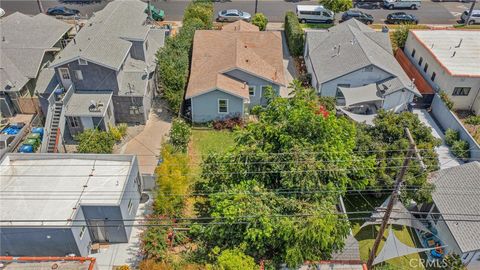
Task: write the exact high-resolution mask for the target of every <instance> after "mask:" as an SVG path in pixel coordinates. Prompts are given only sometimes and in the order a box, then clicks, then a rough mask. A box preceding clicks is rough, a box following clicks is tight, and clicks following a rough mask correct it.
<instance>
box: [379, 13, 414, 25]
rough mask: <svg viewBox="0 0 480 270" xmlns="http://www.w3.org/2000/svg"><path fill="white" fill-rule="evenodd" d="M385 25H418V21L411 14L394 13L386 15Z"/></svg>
mask: <svg viewBox="0 0 480 270" xmlns="http://www.w3.org/2000/svg"><path fill="white" fill-rule="evenodd" d="M385 23H391V24H418V19H417V17H415V15H413V14H407V13H405V12H395V13H390V14H388V15H387V19H386V20H385Z"/></svg>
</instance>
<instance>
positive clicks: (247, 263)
mask: <svg viewBox="0 0 480 270" xmlns="http://www.w3.org/2000/svg"><path fill="white" fill-rule="evenodd" d="M217 266H218V268H219V269H222V270H255V269H258V267H257V265H256V264H255V260H254V259H253V258H252V257H250V256H248V255H246V254H245V253H243V252H242V251H241V250H239V249H226V250H224V251H222V252H221V253H220V255H219V256H218V257H217Z"/></svg>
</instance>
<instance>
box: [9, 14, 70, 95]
mask: <svg viewBox="0 0 480 270" xmlns="http://www.w3.org/2000/svg"><path fill="white" fill-rule="evenodd" d="M71 28H72V27H71V26H70V25H69V24H67V23H64V22H62V21H60V20H57V19H54V18H52V17H49V16H47V15H45V14H38V15H35V16H33V17H31V16H28V15H25V14H22V13H19V12H15V13H13V14H11V15H9V16H7V17H5V18H3V19H2V20H0V32H1V33H2V40H1V41H0V58H1V61H0V75H1V76H0V78H1V79H0V87H1V88H0V90H4V89H5V87H7V86H8V85H10V86H12V85H13V87H10V90H18V89H20V88H22V87H23V86H24V85H25V83H26V82H28V80H29V79H34V78H36V77H37V75H38V72H39V69H40V64H41V62H42V59H43V56H44V54H45V52H46V51H48V50H52V49H53V48H54V46H55V45H56V44H57V43H58V41H59V40H60V39H61V38H62V36H63V35H64V34H65V33H67V32H68V31H69V30H70V29H71ZM58 49H59V48H56V50H58Z"/></svg>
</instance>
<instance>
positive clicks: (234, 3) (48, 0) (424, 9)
mask: <svg viewBox="0 0 480 270" xmlns="http://www.w3.org/2000/svg"><path fill="white" fill-rule="evenodd" d="M109 1H111V0H101V1H100V2H99V3H92V4H64V3H61V1H60V0H41V2H42V5H43V7H44V9H45V10H47V9H48V8H50V7H54V6H58V5H65V6H67V7H69V8H75V9H78V10H80V12H81V15H82V16H87V17H89V16H91V15H92V14H93V12H95V11H98V10H101V9H102V8H103V7H105V5H106V4H107V3H108V2H109ZM151 3H152V4H153V5H155V6H156V7H158V8H161V9H163V10H165V14H166V20H169V21H179V20H181V19H182V17H183V12H184V10H185V7H186V6H187V5H188V3H190V1H189V0H151ZM299 4H302V5H315V4H318V1H300V0H259V1H258V12H262V13H264V14H265V15H266V16H267V17H268V19H269V20H270V21H271V22H281V21H283V18H284V15H285V12H286V11H294V10H295V6H296V5H299ZM0 7H1V8H3V9H4V10H5V12H6V13H7V15H8V14H11V13H13V12H15V11H20V12H22V13H26V14H37V13H39V8H38V5H37V1H36V0H1V1H0ZM469 7H470V4H469V3H461V2H432V1H430V0H426V1H422V6H421V7H420V8H419V9H418V10H406V11H405V12H407V13H412V14H415V15H416V16H417V18H418V19H419V20H420V23H422V24H455V23H456V22H457V20H458V19H459V17H460V14H461V13H462V12H463V11H465V10H467V9H468V8H469ZM223 9H240V10H243V11H246V12H249V13H254V11H255V0H224V1H217V2H215V14H216V13H217V12H219V11H220V10H223ZM363 11H364V12H367V13H369V14H371V15H372V16H373V17H374V18H375V23H382V22H383V20H384V19H385V17H386V16H387V14H388V13H391V12H393V11H391V10H386V9H383V8H380V9H368V10H367V9H363ZM338 15H339V14H338Z"/></svg>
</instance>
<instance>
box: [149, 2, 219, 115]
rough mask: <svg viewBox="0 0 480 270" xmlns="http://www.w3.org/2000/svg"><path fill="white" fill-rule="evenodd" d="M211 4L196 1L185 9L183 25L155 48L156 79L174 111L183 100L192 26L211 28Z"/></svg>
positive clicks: (193, 29)
mask: <svg viewBox="0 0 480 270" xmlns="http://www.w3.org/2000/svg"><path fill="white" fill-rule="evenodd" d="M212 16H213V4H212V3H211V2H204V1H196V2H193V3H190V4H189V5H188V7H187V8H186V10H185V16H184V18H183V26H182V28H181V29H180V31H179V32H178V34H177V35H175V36H173V37H171V38H169V39H167V41H166V43H165V46H164V47H163V48H162V49H160V50H159V51H158V52H157V56H156V57H157V63H158V72H157V74H158V79H159V84H160V87H161V88H162V91H163V97H164V99H165V100H166V101H167V103H168V105H169V106H170V108H171V110H172V111H174V112H178V111H179V110H180V107H181V104H182V102H183V97H184V94H185V88H186V86H187V81H188V74H189V70H190V57H191V50H192V44H193V37H194V34H195V31H196V30H199V29H211V27H212V24H211V19H209V20H207V19H206V18H207V17H208V18H211V17H212Z"/></svg>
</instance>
